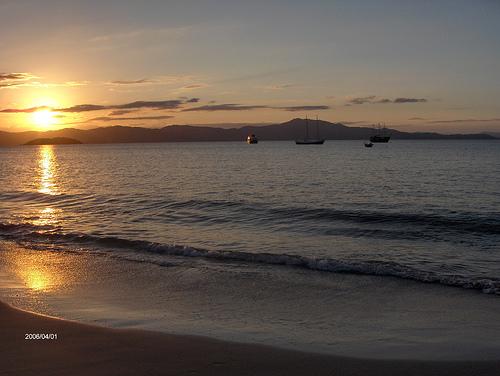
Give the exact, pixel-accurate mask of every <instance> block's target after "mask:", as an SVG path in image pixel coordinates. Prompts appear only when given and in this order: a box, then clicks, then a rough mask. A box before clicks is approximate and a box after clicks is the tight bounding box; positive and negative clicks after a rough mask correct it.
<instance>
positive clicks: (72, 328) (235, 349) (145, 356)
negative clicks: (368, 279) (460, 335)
mask: <svg viewBox="0 0 500 376" xmlns="http://www.w3.org/2000/svg"><path fill="white" fill-rule="evenodd" d="M27 333H47V334H49V333H54V334H57V339H54V340H26V339H25V334H27ZM0 374H2V375H16V376H18V375H19V376H22V375H51V376H57V375H142V374H147V375H364V376H367V375H368V376H369V375H405V376H411V375H415V376H417V375H418V376H426V375H458V376H460V375H464V376H465V375H492V376H493V375H498V374H500V361H496V362H424V361H399V360H398V361H390V360H367V359H355V358H344V357H335V356H328V355H320V354H312V353H305V352H297V351H290V350H282V349H278V348H273V347H268V346H261V345H249V344H237V343H232V342H224V341H219V340H214V339H210V338H206V337H195V336H180V335H169V334H164V333H156V332H148V331H141V330H122V329H109V328H101V327H96V326H90V325H85V324H80V323H75V322H70V321H65V320H60V319H55V318H51V317H47V316H41V315H37V314H33V313H30V312H26V311H21V310H18V309H15V308H12V307H10V306H8V305H6V304H4V303H1V302H0Z"/></svg>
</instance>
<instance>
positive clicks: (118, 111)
mask: <svg viewBox="0 0 500 376" xmlns="http://www.w3.org/2000/svg"><path fill="white" fill-rule="evenodd" d="M135 111H137V110H116V111H112V112H110V113H109V116H120V115H126V114H130V113H131V112H135Z"/></svg>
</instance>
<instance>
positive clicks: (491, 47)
mask: <svg viewBox="0 0 500 376" xmlns="http://www.w3.org/2000/svg"><path fill="white" fill-rule="evenodd" d="M499 20H500V1H499V0H475V1H473V0H450V1H447V0H432V1H431V0H421V1H409V0H393V1H391V0H380V1H372V0H351V1H347V0H346V1H335V0H309V1H296V0H288V1H284V0H282V1H276V0H267V1H260V0H253V1H238V0H228V1H225V0H200V1H190V0H182V1H168V0H164V1H155V0H142V1H131V0H99V1H95V0H86V1H72V0H64V1H62V0H61V1H59V0H43V1H40V0H15V1H11V0H0V35H1V38H0V130H7V131H24V130H48V129H59V128H67V127H73V128H82V129H88V128H95V127H100V126H111V125H130V126H145V127H162V126H165V125H169V124H213V123H223V124H233V123H237V124H241V123H275V122H284V121H287V120H290V119H292V118H296V117H302V118H303V117H305V116H309V117H316V116H318V117H319V118H320V119H323V120H328V121H332V122H343V123H345V124H347V125H356V126H368V125H370V124H373V123H385V124H386V125H387V126H388V127H392V128H397V129H400V130H403V131H416V130H419V131H437V132H442V133H457V132H484V131H491V132H500V22H499ZM226 126H227V125H226Z"/></svg>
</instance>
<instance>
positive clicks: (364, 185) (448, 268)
mask: <svg viewBox="0 0 500 376" xmlns="http://www.w3.org/2000/svg"><path fill="white" fill-rule="evenodd" d="M499 165H500V143H498V142H496V141H398V140H397V141H391V142H390V143H389V144H380V145H379V144H376V145H375V146H374V147H373V148H371V149H368V148H364V147H363V144H362V142H359V141H327V142H326V143H325V144H324V145H322V146H296V145H295V144H293V143H292V142H261V143H259V144H257V145H246V144H244V143H231V142H221V143H162V144H115V145H70V146H40V147H37V146H34V147H31V146H30V147H15V148H0V239H3V240H4V241H6V242H8V243H9V244H16V246H18V247H19V248H17V251H16V252H14V253H13V251H12V250H10V251H8V252H7V251H4V254H5V255H8V257H4V262H3V264H4V270H11V271H12V270H18V271H19V270H20V269H22V266H20V265H32V263H33V262H35V263H36V262H37V261H36V257H37V256H36V255H40V256H38V257H39V259H40V260H46V262H47V263H49V264H50V265H54V262H56V261H57V262H61V263H62V265H66V268H68V270H70V269H71V267H70V266H68V265H69V264H68V262H69V261H68V260H69V259H64V260H65V261H64V260H63V261H61V260H59V259H56V261H54V259H53V257H69V258H70V259H71V260H73V261H71V265H75V264H79V263H81V260H86V261H85V263H83V264H82V265H83V266H81V269H79V270H78V271H74V273H73V275H77V278H76V279H77V280H78V283H77V284H78V285H79V286H81V285H82V284H83V285H85V284H88V286H87V287H86V288H85V289H82V288H80V289H79V290H78V289H76V287H75V289H76V290H78V291H79V292H78V294H76V293H75V294H74V297H78V296H79V297H80V298H81V297H82V296H86V299H87V302H90V301H92V300H93V299H94V300H96V301H99V302H100V306H101V307H102V306H103V304H104V303H103V302H105V301H106V302H108V303H109V302H111V301H113V302H114V309H111V308H109V309H108V311H107V313H106V314H105V313H103V311H99V309H98V307H94V310H93V311H92V314H91V315H90V316H91V317H92V320H94V321H96V322H99V320H101V321H103V320H104V319H103V317H108V318H109V320H108V321H109V322H113V320H114V319H116V322H120V323H121V324H120V325H122V326H127V320H126V319H125V317H130V316H133V315H132V314H131V312H136V313H137V315H136V316H134V317H136V319H137V320H136V321H134V322H135V323H136V324H138V325H139V326H141V325H142V324H144V323H146V322H147V325H142V326H146V327H150V328H156V326H157V325H159V324H158V323H163V324H162V325H160V326H162V328H160V329H166V330H168V329H171V330H174V329H175V330H179V331H181V332H189V330H188V329H191V331H192V332H194V333H195V334H196V333H201V334H206V335H215V334H214V332H217V333H222V332H224V333H226V334H228V333H229V334H230V335H229V337H230V338H233V339H234V338H236V339H238V338H239V337H238V335H237V334H238V333H240V334H241V333H242V332H245V333H246V334H247V335H248V336H247V337H248V338H250V339H252V338H260V339H261V341H260V342H264V343H268V342H269V341H270V342H271V343H274V342H273V341H272V339H273V338H274V339H276V338H278V339H281V342H280V341H277V342H279V343H278V344H292V345H293V344H298V343H301V344H302V345H304V344H305V343H308V344H309V345H311V346H313V345H314V346H315V347H314V346H313V347H311V348H314V349H316V348H319V349H325V348H327V347H329V346H330V347H331V348H335V351H337V352H339V348H338V346H337V347H336V344H338V342H335V341H334V340H333V339H332V338H343V342H342V341H341V342H342V343H343V348H347V347H348V346H347V345H346V344H347V343H352V342H353V341H354V342H356V341H357V343H358V345H359V344H360V343H365V344H367V343H372V344H373V343H380V341H381V337H383V336H384V335H386V334H387V330H390V329H388V327H389V326H391V325H392V326H394V325H395V326H397V328H396V327H395V328H394V333H396V332H398V331H399V333H400V332H401V330H403V329H405V328H406V329H408V323H409V322H413V323H414V322H420V321H422V324H421V325H416V326H415V327H414V328H413V329H414V331H413V332H412V333H413V334H415V333H416V332H419V331H420V334H419V335H417V337H419V339H418V340H417V339H415V340H414V342H415V343H417V342H419V341H421V340H423V338H424V337H425V333H427V332H425V330H427V331H428V330H429V328H430V327H431V326H432V325H436V323H435V322H434V321H433V320H434V319H436V317H438V318H439V320H440V324H439V325H441V328H442V329H443V328H444V329H443V331H444V332H443V331H441V332H439V333H440V334H439V335H440V336H441V337H442V338H447V340H443V341H444V342H443V343H445V342H446V343H451V342H453V340H455V341H456V340H457V338H456V337H455V336H454V335H452V334H450V333H451V332H450V330H451V328H452V327H453V326H456V324H457V322H462V323H463V324H464V325H466V324H467V318H466V317H462V316H460V317H458V316H457V317H455V316H453V317H454V319H453V320H451V321H449V322H447V321H446V320H447V319H450V316H449V315H450V312H448V311H447V309H448V308H449V307H450V306H452V305H453V304H455V305H458V306H460V305H463V306H464V307H469V309H470V307H471V304H473V303H472V302H474V301H475V300H477V299H479V303H474V304H479V305H481V304H483V303H484V304H486V306H487V307H486V306H484V307H486V308H484V307H483V308H484V309H483V311H482V313H481V312H475V313H474V314H475V315H476V316H475V317H477V318H480V319H484V320H490V319H491V317H490V316H488V315H489V314H491V315H493V316H494V312H498V311H496V310H497V309H498V308H499V305H498V304H499V299H498V297H497V295H500V174H498V166H499ZM37 252H38V253H37ZM51 255H52V256H51ZM75 257H76V259H73V258H75ZM6 259H7V261H5V260H6ZM8 260H10V261H8ZM13 260H14V261H13ZM16 260H17V261H16ZM20 260H21V261H22V260H24V261H22V262H21V261H20ZM78 260H80V261H78ZM102 260H106V261H105V262H104V261H102ZM57 262H56V264H57ZM23 263H24V264H23ZM30 263H31V264H30ZM5 265H7V266H9V265H10V269H9V267H7V266H5ZM13 265H14V266H15V267H13ZM16 265H17V266H16ZM90 265H92V267H90ZM45 267H46V265H45V266H43V267H41V266H40V265H38V266H37V268H38V273H42V274H43V269H44V268H45ZM16 268H17V269H16ZM85 269H86V270H87V274H85V275H92V278H90V277H88V276H87V277H82V275H81V274H79V273H82V270H85ZM61 270H62V269H60V270H59V272H57V271H54V270H52V271H51V272H50V273H49V274H51V275H52V276H54V275H58V278H52V280H53V281H52V282H53V285H54V286H52V287H53V288H51V285H50V283H49V282H47V280H50V278H45V281H44V279H43V278H41V277H39V279H40V278H41V280H40V281H38V282H36V283H38V284H39V285H40V286H38V287H39V288H37V285H36V283H34V282H33V279H36V278H35V277H33V276H31V277H30V278H31V284H32V286H31V293H30V292H29V291H30V289H29V287H30V286H29V284H30V282H29V278H27V279H26V278H25V279H24V282H25V284H24V285H25V287H26V286H27V289H26V291H27V292H26V291H25V293H23V294H24V295H23V296H25V297H26V296H33V294H35V295H36V299H38V300H36V301H37V302H40V301H43V304H39V305H38V308H39V309H40V310H42V311H44V309H45V311H44V312H46V313H53V314H60V313H61V312H63V311H64V312H66V314H67V315H68V316H69V317H70V318H76V319H85V317H90V316H89V313H88V312H87V313H82V311H79V312H77V309H76V308H75V306H72V308H71V310H70V309H68V308H67V307H66V308H63V305H64V304H66V303H64V302H65V301H64V299H62V298H61V294H59V295H57V294H56V293H55V292H56V290H57V288H56V287H57V286H59V287H61V286H64V283H59V285H58V284H57V283H55V282H54V281H56V280H59V282H61V279H63V280H64V279H67V280H70V279H71V278H70V277H69V274H70V273H69V272H67V274H68V275H67V276H65V275H64V273H66V272H64V271H61ZM95 270H101V271H102V273H100V274H99V273H97V274H96V273H95ZM5 273H7V274H8V272H5ZM47 273H48V272H47ZM75 273H76V274H75ZM106 273H108V274H109V273H111V274H112V275H113V276H114V277H113V279H112V282H110V281H109V280H106V279H105V278H106V277H105V275H106ZM22 274H23V273H18V277H19V278H20V279H21V280H22V279H23V278H22ZM146 281H147V283H146ZM166 281H169V282H168V285H167V286H165V284H166V283H167V282H166ZM179 281H184V282H183V283H181V282H179ZM68 283H69V282H68ZM92 284H94V285H93V286H94V288H90V285H92ZM113 284H115V285H116V286H119V287H116V288H114V287H113V286H112V285H113ZM72 286H73V287H74V286H76V284H75V283H73V284H72ZM138 286H141V288H138ZM21 290H22V289H21V287H19V288H17V290H15V291H16V293H13V292H12V291H13V290H12V289H11V290H9V291H11V293H9V292H7V290H5V289H4V290H3V291H4V295H7V296H10V298H11V301H12V300H16V299H15V296H16V294H18V295H19V294H21V292H20V291H21ZM76 290H75V291H76ZM89 291H93V293H92V294H93V295H92V294H91V293H90V292H89ZM105 291H108V293H104V292H105ZM256 291H257V292H258V291H260V294H261V295H259V294H258V293H257V292H256ZM9 294H10V295H9ZM89 294H90V295H89ZM256 294H257V295H256ZM266 294H268V295H266ZM360 294H361V295H360ZM398 294H399V295H398ZM421 294H424V295H421ZM425 294H427V295H425ZM457 294H458V295H457ZM21 295H22V294H21ZM391 295H392V296H393V297H396V296H399V298H398V299H397V302H398V304H396V305H395V306H394V304H395V303H394V301H387V299H388V298H390V297H391ZM56 296H57V297H58V299H57V300H52V301H51V300H50V299H51V298H54V297H56ZM96 296H99V299H97V298H96ZM188 296H189V297H190V299H188V298H187V297H188ZM249 296H251V299H250V298H249ZM409 296H412V297H413V298H412V299H416V297H420V299H421V300H420V302H421V301H422V299H423V300H425V299H427V300H428V301H427V303H425V304H424V305H422V303H419V302H418V301H416V300H411V302H410V301H409V300H408V299H407V297H409ZM458 296H459V297H458ZM119 297H120V298H119ZM132 297H133V298H132ZM207 297H210V299H208V300H207ZM403 297H405V298H404V299H403ZM54 299H55V298H54ZM176 299H177V300H176ZM443 299H444V300H443ZM446 299H448V300H446ZM453 299H457V300H453ZM18 300H19V299H18ZM132 300H133V303H131V301H132ZM353 300H356V301H358V303H359V302H360V301H361V302H364V303H363V304H365V305H364V306H363V305H361V306H359V305H356V304H358V303H356V304H354V303H353ZM382 301H383V302H385V303H384V304H386V306H385V307H386V308H387V309H389V307H392V308H390V309H392V310H396V311H397V309H396V307H399V309H402V308H401V307H404V311H405V312H406V314H408V312H412V313H411V314H413V315H414V316H413V317H407V318H406V320H405V321H406V323H405V322H403V321H401V312H399V313H398V316H397V317H392V316H391V317H390V318H388V317H385V319H384V320H383V322H384V323H385V324H384V325H385V326H384V328H385V329H384V330H385V331H383V330H380V331H378V330H377V325H380V323H379V322H378V321H377V322H374V321H373V316H370V315H368V316H364V317H357V319H356V320H357V323H358V324H359V323H362V322H364V323H367V322H369V323H370V325H367V326H365V327H364V329H363V330H361V331H360V326H359V325H355V323H354V321H355V320H354V318H353V315H354V316H355V314H354V312H356V314H357V315H359V314H360V312H359V311H362V310H364V309H367V307H368V309H373V310H374V312H377V309H382V308H380V307H379V308H377V302H382ZM402 301H404V303H402ZM51 302H52V303H51ZM137 302H141V304H140V305H138V306H136V304H138V303H137ZM172 302H175V308H172V306H173V304H172ZM340 302H342V309H340V308H339V304H340ZM443 302H446V304H449V305H448V306H445V305H443V307H441V311H440V312H441V315H442V316H440V315H438V314H435V315H432V314H430V313H429V312H430V308H429V307H431V306H432V305H434V307H437V306H439V304H445V303H443ZM63 303H64V304H63ZM195 303H196V304H195ZM24 304H27V303H24ZM33 304H35V303H33ZM37 304H38V303H37ZM110 304H111V303H110ZM121 304H123V307H127V308H126V309H124V310H123V312H121V314H120V313H117V312H118V311H119V310H117V309H116V307H117V306H120V305H121ZM359 304H361V303H359ZM21 305H23V303H21ZM256 305H257V307H259V308H258V309H257V307H256ZM28 306H29V304H28ZM110 306H111V305H110ZM131 307H135V308H134V309H132V308H131ZM140 307H142V308H140ZM179 307H181V308H179ZM284 307H287V308H286V309H285V308H284ZM301 307H302V308H301ZM305 307H316V308H317V309H315V310H313V311H314V312H313V311H308V310H307V309H306V308H305ZM409 307H411V309H410V308H409ZM425 307H427V308H425ZM447 307H448V308H447ZM141 309H142V311H141ZM284 309H285V311H286V312H285V311H283V310H284ZM308 309H309V308H308ZM436 309H437V308H436ZM304 310H305V311H304ZM332 310H333V311H336V312H337V313H336V315H337V316H335V315H333V314H332ZM144 311H147V312H149V313H148V314H149V316H148V314H145V313H144ZM153 311H154V312H156V313H158V312H161V315H156V316H155V314H153V313H152V312H153ZM306 311H307V312H306ZM454 311H456V310H454ZM96 312H97V313H96ZM99 312H100V313H99ZM110 312H114V315H115V316H114V317H115V318H113V317H112V316H113V314H111V313H110ZM227 312H231V314H230V315H229V314H227ZM339 312H340V313H339ZM388 312H389V311H387V310H386V311H384V312H382V311H380V312H379V314H380V315H381V316H383V315H388ZM374 314H375V313H374ZM454 314H455V315H458V313H457V312H455V313H454ZM482 314H483V315H486V316H484V317H483V316H481V317H479V316H480V315H482ZM169 315H170V316H169ZM171 315H174V316H175V317H176V320H177V321H176V322H177V324H175V325H177V326H175V325H174V324H173V323H172V322H173V321H175V320H170V321H169V320H167V319H166V317H171ZM339 315H340V316H339ZM477 315H479V316H477ZM139 316H140V317H139ZM493 316H492V317H493ZM117 317H121V319H117ZM153 317H154V318H155V319H154V320H153V319H151V318H153ZM172 317H173V316H172ZM179 317H183V318H184V319H185V321H184V323H183V324H182V325H181V324H180V322H181V321H182V320H179ZM425 317H427V318H426V319H423V318H425ZM379 318H380V317H379ZM445 318H447V319H445ZM120 320H121V321H120ZM460 320H462V321H460ZM104 321H106V320H104ZM132 321H133V320H132ZM166 322H169V324H168V325H167V324H165V323H166ZM141 323H142V324H141ZM129 324H130V325H132V326H133V325H134V324H133V323H131V322H129ZM155 325H156V326H155ZM405 325H406V326H405ZM412 325H413V324H412ZM298 326H300V327H301V328H302V329H301V330H302V332H301V330H295V331H296V333H292V332H293V331H294V329H293V328H297V327H298ZM410 326H411V325H410ZM181 327H182V328H181ZM195 327H196V328H197V330H194V329H193V328H195ZM354 327H356V328H357V329H352V328H354ZM214 328H218V329H217V330H215V329H214ZM257 328H266V329H265V330H264V329H257ZM332 328H336V329H335V336H334V335H333V334H332V332H331V330H333V329H332ZM347 328H351V329H352V330H351V331H349V329H347ZM422 330H424V332H422ZM339 332H341V333H344V334H343V335H344V337H342V335H341V334H340V333H339ZM235 333H236V334H235ZM270 333H272V335H271V334H270ZM322 333H323V334H322ZM324 333H330V334H329V336H327V337H325V334H324ZM370 333H371V334H370ZM384 333H386V334H384ZM443 333H447V334H446V335H445V334H443ZM477 333H482V331H481V330H478V332H477ZM499 333H500V328H496V327H495V328H493V329H491V328H490V334H491V335H495V336H496V337H495V336H494V337H492V338H491V341H490V342H488V346H490V345H491V346H493V347H489V349H490V350H491V349H492V348H493V349H494V350H495V351H496V350H498V348H497V347H495V346H497V345H498V346H500V343H499V342H500V335H498V334H499ZM413 334H412V335H413ZM473 334H474V332H472V333H471V332H467V333H466V332H462V333H460V336H461V337H460V338H462V339H464V341H465V338H469V339H470V338H472V337H474V335H473ZM252 336H253V337H252ZM366 336H368V337H366ZM394 336H395V337H394V338H396V337H398V336H397V335H394ZM267 337H272V338H267ZM398 338H399V339H398V340H395V341H394V342H391V341H387V343H389V345H390V346H393V347H396V345H397V346H399V347H401V341H402V340H403V338H408V333H406V334H405V336H403V335H400V336H399V337H398ZM354 339H356V340H354ZM377 341H378V342H377ZM398 341H399V342H398ZM334 342H335V343H334ZM434 342H436V341H434ZM479 342H481V341H479V340H478V343H479ZM407 345H408V344H407ZM292 347H293V346H292ZM358 347H359V346H358ZM464 348H471V347H470V346H469V347H467V346H465V347H464ZM455 350H456V349H454V351H455ZM483 350H484V349H483ZM483 350H482V351H483ZM367 351H368V350H367ZM370 351H372V350H370ZM370 351H368V352H366V353H368V354H371V352H370ZM443 351H444V350H443ZM491 351H493V350H491ZM450 353H451V350H450Z"/></svg>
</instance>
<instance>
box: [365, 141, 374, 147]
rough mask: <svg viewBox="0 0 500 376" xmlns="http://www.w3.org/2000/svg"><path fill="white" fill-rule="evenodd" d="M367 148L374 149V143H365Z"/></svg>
mask: <svg viewBox="0 0 500 376" xmlns="http://www.w3.org/2000/svg"><path fill="white" fill-rule="evenodd" d="M365 147H367V148H371V147H373V142H365Z"/></svg>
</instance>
